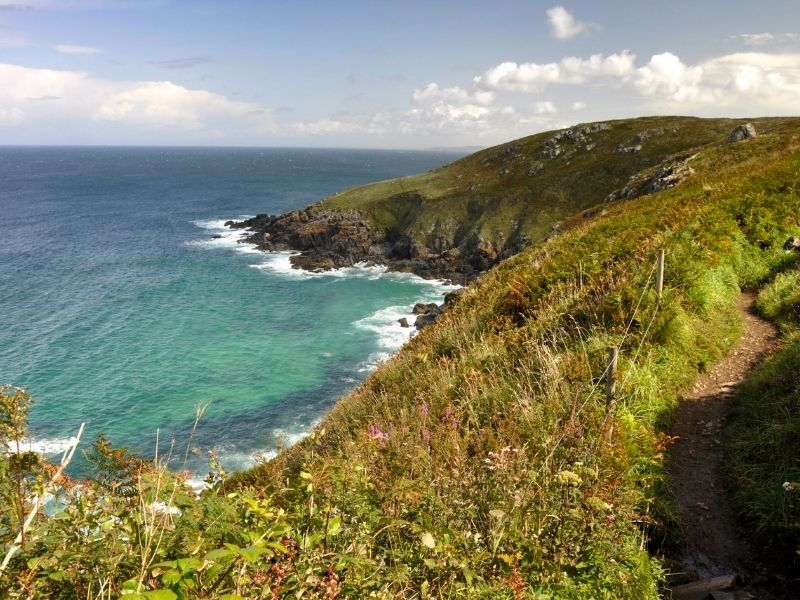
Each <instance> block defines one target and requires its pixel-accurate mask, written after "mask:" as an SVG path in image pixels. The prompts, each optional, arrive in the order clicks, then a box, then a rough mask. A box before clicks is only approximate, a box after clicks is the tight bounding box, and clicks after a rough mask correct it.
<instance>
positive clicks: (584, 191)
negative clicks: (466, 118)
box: [241, 117, 780, 282]
mask: <svg viewBox="0 0 800 600" xmlns="http://www.w3.org/2000/svg"><path fill="white" fill-rule="evenodd" d="M738 123H739V121H734V120H731V119H698V118H691V117H645V118H640V119H627V120H622V121H608V122H603V123H589V124H583V125H577V126H575V127H571V128H569V129H564V130H560V131H555V132H552V131H551V132H547V133H541V134H537V135H533V136H529V137H525V138H521V139H518V140H515V141H513V142H509V143H507V144H502V145H500V146H496V147H493V148H489V149H487V150H483V151H480V152H476V153H475V154H472V155H470V156H467V157H465V158H462V159H460V160H457V161H455V162H453V163H451V164H449V165H446V166H444V167H441V168H439V169H435V170H433V171H430V172H428V173H423V174H420V175H412V176H410V177H401V178H398V179H391V180H388V181H380V182H376V183H370V184H367V185H362V186H357V187H354V188H350V189H348V190H344V191H342V192H340V193H338V194H335V195H333V196H331V197H329V198H326V199H324V200H322V201H321V202H319V203H317V204H314V205H312V206H310V207H308V208H305V209H301V210H298V211H293V212H291V213H288V214H286V215H281V216H278V217H272V218H270V217H268V216H266V215H260V216H259V217H256V218H254V219H250V220H248V221H245V222H244V223H242V224H241V226H247V227H251V228H253V230H254V233H253V235H252V236H250V237H249V238H248V241H249V242H253V243H256V244H258V245H260V246H261V247H262V248H263V249H265V250H270V249H275V250H287V249H294V250H300V251H302V255H299V256H296V257H294V258H293V262H294V263H295V264H296V265H297V266H300V267H303V268H309V269H328V268H334V267H341V266H347V265H350V264H352V263H353V262H358V261H376V262H381V263H386V264H388V265H389V266H390V267H391V268H393V269H399V270H409V271H413V272H415V273H418V274H420V275H423V276H426V277H444V278H451V279H453V280H454V281H458V282H462V281H463V280H464V279H465V278H466V279H467V280H468V279H471V278H472V277H474V276H475V275H477V274H479V273H481V272H482V271H484V270H486V269H488V268H489V267H491V266H493V265H495V264H497V263H498V262H499V261H500V260H502V259H504V258H507V257H509V256H512V255H513V254H516V253H517V252H519V251H520V250H522V249H523V248H526V247H528V246H529V245H531V244H532V243H536V242H539V241H541V240H543V239H545V238H546V237H548V236H549V235H552V234H553V233H554V232H556V231H557V230H558V228H559V227H560V226H561V225H562V224H563V221H564V220H565V219H566V218H568V217H570V216H571V215H573V214H575V213H577V212H579V211H581V210H584V209H587V208H590V207H595V206H597V205H600V204H603V203H604V201H607V200H609V201H611V200H614V199H617V200H618V199H628V198H631V197H633V196H635V195H640V194H641V193H646V192H652V191H658V190H659V189H665V188H667V187H671V186H673V185H675V184H677V183H678V182H679V181H680V180H681V179H682V178H684V177H685V176H686V175H688V174H689V173H690V172H691V168H692V167H691V164H690V162H689V163H687V162H686V159H688V158H689V157H691V155H692V154H693V153H694V152H695V151H696V150H697V149H699V148H702V147H704V146H706V145H709V144H715V143H719V142H720V141H721V140H725V138H726V136H727V135H728V133H729V132H730V131H731V129H733V128H734V127H735V126H736V125H737V124H738ZM754 123H755V126H756V128H757V129H758V131H759V132H761V133H768V132H770V131H773V130H775V129H776V128H778V127H780V121H779V120H773V119H758V120H756V121H754Z"/></svg>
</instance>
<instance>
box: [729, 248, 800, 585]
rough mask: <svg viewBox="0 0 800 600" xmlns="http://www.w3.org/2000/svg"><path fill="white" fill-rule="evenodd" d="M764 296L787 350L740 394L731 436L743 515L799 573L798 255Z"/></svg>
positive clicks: (758, 537) (761, 301)
mask: <svg viewBox="0 0 800 600" xmlns="http://www.w3.org/2000/svg"><path fill="white" fill-rule="evenodd" d="M786 262H787V263H788V264H787V268H786V270H785V271H782V272H780V273H778V274H777V275H776V276H775V278H774V279H773V280H772V281H770V282H769V284H768V285H766V286H765V287H764V288H763V289H762V290H761V292H760V294H759V296H758V299H757V301H756V307H757V309H758V310H759V312H760V313H761V314H762V315H764V316H765V317H767V318H768V319H770V320H772V321H773V322H775V323H776V324H777V325H778V326H779V327H780V329H781V331H782V333H783V338H784V344H783V346H782V347H781V348H780V350H779V351H778V352H777V353H776V354H775V355H774V356H772V357H771V358H770V359H769V360H767V361H766V362H765V363H764V364H763V365H762V366H761V367H760V368H759V369H757V370H756V372H755V373H753V375H751V376H750V377H749V378H748V379H747V380H746V381H745V382H743V384H742V385H741V387H740V388H739V389H738V390H737V393H736V396H735V399H734V406H735V408H734V412H733V414H732V415H731V425H730V427H729V431H728V437H729V447H730V464H729V473H730V477H731V481H732V486H731V487H732V489H733V490H734V491H735V500H736V503H737V507H738V509H739V513H740V514H741V516H742V518H743V520H744V521H745V522H746V523H747V525H748V527H749V528H750V530H751V531H752V533H753V535H752V539H753V540H754V541H755V542H756V545H757V546H758V548H759V549H760V550H761V551H762V553H763V554H764V555H765V556H766V557H768V559H769V560H771V561H772V562H775V563H778V564H780V565H782V566H785V567H788V568H793V569H794V570H798V569H800V557H798V551H800V377H799V376H798V373H800V336H798V333H800V287H798V284H800V271H798V270H797V264H796V262H797V261H796V255H795V254H793V253H792V254H788V255H787V257H786Z"/></svg>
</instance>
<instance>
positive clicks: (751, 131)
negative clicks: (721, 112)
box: [728, 123, 758, 144]
mask: <svg viewBox="0 0 800 600" xmlns="http://www.w3.org/2000/svg"><path fill="white" fill-rule="evenodd" d="M757 135H758V134H757V133H756V128H755V127H753V124H752V123H744V124H743V125H737V126H736V127H735V128H734V130H733V131H731V133H730V135H728V143H729V144H733V143H736V142H741V141H742V140H749V139H750V138H754V137H756V136H757Z"/></svg>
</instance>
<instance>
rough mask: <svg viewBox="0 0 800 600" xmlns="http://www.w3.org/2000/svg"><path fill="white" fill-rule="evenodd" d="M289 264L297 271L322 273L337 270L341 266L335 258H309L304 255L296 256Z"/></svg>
mask: <svg viewBox="0 0 800 600" xmlns="http://www.w3.org/2000/svg"><path fill="white" fill-rule="evenodd" d="M289 262H291V263H292V267H294V268H295V269H305V270H306V271H312V272H317V273H318V272H321V271H330V270H331V269H336V268H337V267H339V266H342V265H338V264H337V261H336V260H335V259H334V258H333V257H329V256H307V255H304V254H298V255H296V256H292V257H291V258H290V259H289Z"/></svg>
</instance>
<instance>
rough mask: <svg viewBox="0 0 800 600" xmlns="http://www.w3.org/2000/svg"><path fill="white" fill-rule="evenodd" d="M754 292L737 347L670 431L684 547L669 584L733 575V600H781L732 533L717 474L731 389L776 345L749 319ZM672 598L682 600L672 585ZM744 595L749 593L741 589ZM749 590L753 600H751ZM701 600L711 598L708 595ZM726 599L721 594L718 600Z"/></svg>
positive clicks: (694, 392) (759, 322)
mask: <svg viewBox="0 0 800 600" xmlns="http://www.w3.org/2000/svg"><path fill="white" fill-rule="evenodd" d="M754 300H755V295H753V294H743V295H742V296H741V299H740V301H739V311H740V313H741V315H742V318H743V319H744V324H745V327H744V332H743V333H742V336H741V339H740V340H739V342H738V343H737V344H736V347H735V348H733V349H732V350H731V352H730V353H729V354H728V356H726V357H725V358H724V359H723V360H722V361H721V362H719V363H718V364H717V365H716V366H715V367H714V368H713V369H711V370H710V371H709V372H708V373H705V374H703V375H702V376H701V377H700V378H699V379H698V381H697V382H696V384H695V386H694V387H693V388H692V389H691V390H690V391H689V392H688V393H687V394H686V395H685V396H684V397H683V398H682V401H681V403H680V405H679V406H678V408H677V410H676V411H675V415H674V419H673V421H672V425H671V428H670V433H671V434H672V435H674V436H677V437H678V439H677V440H676V441H675V442H674V444H673V445H672V447H671V450H670V474H671V476H672V478H673V484H674V491H675V501H676V506H677V511H678V517H679V518H680V521H681V525H682V533H683V547H682V548H681V549H680V551H679V553H678V554H677V556H675V557H674V560H673V561H671V564H670V566H671V569H672V571H673V575H672V577H671V578H670V579H671V583H672V585H673V586H677V584H679V583H682V582H686V581H692V580H698V579H701V580H702V579H708V578H711V577H715V576H720V575H736V576H737V579H738V580H740V581H741V582H742V583H741V584H738V585H737V586H736V587H737V589H739V591H737V592H735V594H734V592H728V593H729V594H732V595H730V596H727V597H731V598H750V597H758V598H781V597H790V596H785V595H780V592H778V593H779V595H775V590H774V588H775V585H774V583H775V582H774V581H772V582H771V583H770V578H769V577H767V575H768V571H767V570H766V569H765V567H764V566H763V565H759V564H758V562H757V558H756V556H755V555H754V553H753V551H752V550H751V548H750V547H749V546H748V544H747V540H746V539H745V538H744V537H743V535H742V532H741V531H740V530H739V529H738V528H737V523H736V519H735V515H734V511H733V508H732V505H731V498H730V494H729V493H728V490H727V489H726V482H725V477H724V471H723V463H724V459H725V448H724V440H723V430H724V427H725V422H726V420H727V418H728V413H729V411H730V401H731V397H732V396H733V393H734V390H735V387H736V385H737V384H738V383H739V382H740V381H742V380H743V379H744V378H745V377H746V376H747V375H748V374H749V373H750V372H751V371H752V370H753V369H754V368H755V367H756V366H757V365H758V364H760V363H761V362H762V361H763V360H764V359H765V358H766V357H767V356H768V355H769V354H770V353H771V352H773V351H774V350H775V348H776V347H777V345H778V340H779V336H778V331H777V329H776V328H775V327H774V326H773V325H772V324H770V323H768V322H767V321H764V320H763V319H761V318H759V317H758V316H756V315H755V314H754V313H753V310H752V307H753V303H754ZM675 590H676V594H675V595H674V597H675V598H681V597H686V598H688V597H690V596H681V594H680V593H677V592H678V588H677V587H675ZM745 590H747V591H745ZM749 592H754V593H755V594H756V595H755V596H751V595H749ZM702 597H715V596H714V595H713V594H712V595H711V596H702ZM719 597H725V596H719Z"/></svg>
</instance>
